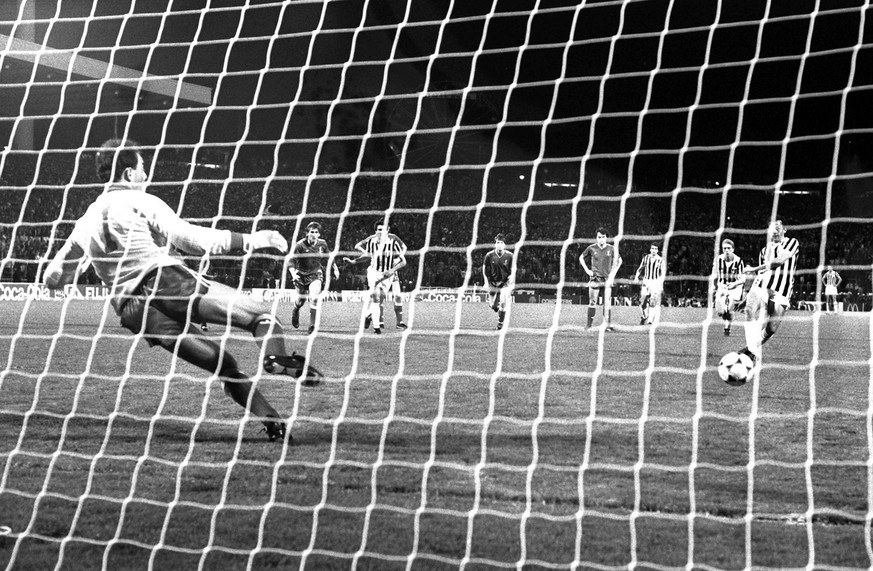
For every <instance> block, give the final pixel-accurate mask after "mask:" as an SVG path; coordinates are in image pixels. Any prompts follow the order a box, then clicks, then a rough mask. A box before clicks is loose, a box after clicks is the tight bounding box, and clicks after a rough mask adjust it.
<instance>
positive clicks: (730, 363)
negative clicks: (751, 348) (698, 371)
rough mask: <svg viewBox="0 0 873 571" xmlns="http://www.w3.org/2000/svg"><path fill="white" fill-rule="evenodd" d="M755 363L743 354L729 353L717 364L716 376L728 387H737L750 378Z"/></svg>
mask: <svg viewBox="0 0 873 571" xmlns="http://www.w3.org/2000/svg"><path fill="white" fill-rule="evenodd" d="M754 367H755V363H754V362H753V361H752V359H751V358H750V357H749V356H748V355H746V354H745V353H736V352H733V351H731V352H730V353H728V354H727V355H725V356H724V357H722V358H721V361H719V363H718V376H719V377H721V380H723V381H724V382H726V383H727V384H729V385H732V386H735V387H739V386H742V385H744V384H746V381H748V380H749V378H750V377H751V376H752V369H753V368H754Z"/></svg>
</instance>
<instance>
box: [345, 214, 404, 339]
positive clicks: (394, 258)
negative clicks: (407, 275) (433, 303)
mask: <svg viewBox="0 0 873 571" xmlns="http://www.w3.org/2000/svg"><path fill="white" fill-rule="evenodd" d="M390 229H391V227H390V226H389V224H388V223H387V222H383V221H380V222H377V223H376V225H375V230H376V232H375V234H372V235H370V236H368V237H366V238H364V239H363V240H361V241H360V242H358V243H357V244H355V250H358V251H359V252H360V255H359V256H358V257H357V258H355V259H350V258H344V261H346V262H348V263H357V262H359V261H362V260H370V266H369V267H368V268H367V285H368V286H369V290H370V300H369V303H368V306H367V308H366V309H365V310H364V311H365V313H366V317H365V318H364V329H369V328H370V324H372V325H373V333H375V334H376V335H379V334H381V333H382V327H384V319H383V311H382V302H383V301H384V300H385V299H386V298H388V297H389V294H390V296H391V297H393V301H394V317H395V318H396V320H397V321H396V323H397V329H406V324H405V323H404V322H403V298H402V297H401V292H400V281H399V280H398V279H397V272H398V271H399V270H400V269H401V268H403V267H404V266H406V244H404V243H403V240H401V239H400V238H398V237H397V236H396V235H394V234H391V233H390V232H389V230H390Z"/></svg>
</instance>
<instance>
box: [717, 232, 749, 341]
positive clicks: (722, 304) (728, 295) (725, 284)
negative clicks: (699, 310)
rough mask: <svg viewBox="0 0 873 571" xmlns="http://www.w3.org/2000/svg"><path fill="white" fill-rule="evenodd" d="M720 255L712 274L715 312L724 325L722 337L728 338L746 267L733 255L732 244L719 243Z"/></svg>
mask: <svg viewBox="0 0 873 571" xmlns="http://www.w3.org/2000/svg"><path fill="white" fill-rule="evenodd" d="M721 252H722V253H721V254H719V255H718V256H716V258H715V263H714V264H713V268H712V273H713V275H715V312H716V314H718V315H719V316H721V319H722V322H723V323H724V336H725V337H730V334H731V324H732V323H733V320H734V311H735V309H736V307H737V306H738V305H739V303H740V301H742V299H743V286H745V283H746V274H745V270H746V265H745V264H744V263H743V260H742V259H741V258H740V257H739V256H737V255H736V254H735V253H734V242H733V240H731V239H729V238H725V239H724V240H722V241H721Z"/></svg>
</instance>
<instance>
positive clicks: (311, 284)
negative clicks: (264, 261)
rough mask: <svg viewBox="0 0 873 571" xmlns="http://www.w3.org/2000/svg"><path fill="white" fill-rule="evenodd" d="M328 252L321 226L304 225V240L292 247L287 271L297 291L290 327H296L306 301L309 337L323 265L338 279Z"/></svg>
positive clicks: (314, 315) (317, 302)
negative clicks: (307, 303) (328, 267)
mask: <svg viewBox="0 0 873 571" xmlns="http://www.w3.org/2000/svg"><path fill="white" fill-rule="evenodd" d="M332 258H333V257H332V256H331V255H330V249H329V248H328V246H327V242H325V241H324V240H323V239H322V238H321V224H319V223H318V222H310V223H309V224H307V225H306V237H305V238H303V239H302V240H299V241H298V242H297V243H296V244H294V250H293V252H292V253H291V259H290V260H289V261H288V269H289V271H290V272H291V277H292V278H293V280H294V289H296V290H297V299H296V300H295V301H294V308H293V309H292V310H291V325H292V326H293V327H294V328H295V329H296V328H298V327H300V308H301V307H303V304H304V303H306V300H307V299H308V300H309V333H312V332H313V331H315V324H316V317H317V315H318V310H319V309H321V302H322V297H323V296H322V295H321V292H322V290H323V289H324V264H327V265H328V266H330V267H332V268H333V277H334V278H339V268H337V267H336V264H334V263H333V259H332Z"/></svg>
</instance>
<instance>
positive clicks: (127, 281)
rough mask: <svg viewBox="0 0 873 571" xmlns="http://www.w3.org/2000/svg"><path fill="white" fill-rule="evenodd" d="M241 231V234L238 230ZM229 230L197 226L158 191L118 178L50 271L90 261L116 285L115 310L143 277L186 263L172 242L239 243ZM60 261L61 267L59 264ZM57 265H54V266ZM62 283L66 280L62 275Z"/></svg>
mask: <svg viewBox="0 0 873 571" xmlns="http://www.w3.org/2000/svg"><path fill="white" fill-rule="evenodd" d="M237 236H238V235H237ZM232 242H235V240H234V238H233V234H232V233H231V232H230V231H229V230H216V229H213V228H207V227H203V226H195V225H193V224H191V223H189V222H186V221H185V220H182V219H181V218H179V216H178V215H177V214H176V213H175V212H174V211H173V210H172V209H171V208H170V207H169V206H167V204H166V203H165V202H164V201H163V200H161V199H160V198H158V197H157V196H154V195H151V194H147V193H146V192H144V191H142V190H138V189H131V188H129V187H127V186H125V185H121V184H114V185H110V186H109V187H107V189H106V192H104V193H103V194H102V195H101V196H100V197H99V198H97V200H96V201H94V203H93V204H91V206H90V207H88V210H87V211H86V212H85V214H84V215H83V216H82V218H80V219H79V220H78V221H77V222H76V225H75V227H74V228H73V232H72V233H71V234H70V237H69V239H68V240H67V242H66V244H65V245H64V246H63V248H62V250H61V252H59V253H58V256H59V257H60V259H58V257H56V258H55V261H54V262H52V264H50V266H49V268H48V269H47V273H49V272H51V271H60V272H61V273H62V274H63V275H65V276H69V275H71V274H72V273H73V272H75V271H76V266H77V264H75V263H72V262H76V261H80V260H85V261H86V262H90V263H91V265H93V266H94V272H95V273H96V274H97V276H98V277H99V278H100V280H101V281H102V282H103V283H104V284H106V285H107V286H109V287H110V288H111V291H112V305H113V307H114V308H115V310H116V312H119V313H120V311H121V307H122V306H123V305H124V302H125V301H126V296H128V295H129V294H131V293H133V291H134V290H136V288H137V287H139V284H140V282H141V281H142V280H143V278H144V277H145V276H146V275H147V274H149V273H150V272H151V271H152V270H154V269H156V268H159V267H169V266H184V265H185V264H184V263H183V262H182V260H180V259H179V258H178V257H175V256H173V255H172V253H171V246H172V247H175V248H176V249H178V250H181V251H183V252H186V253H189V254H204V253H207V252H208V253H210V254H223V253H226V252H229V251H231V250H233V249H241V248H242V244H241V243H232ZM58 264H60V267H58ZM53 266H54V268H53ZM61 283H64V282H63V280H62V282H61Z"/></svg>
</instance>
